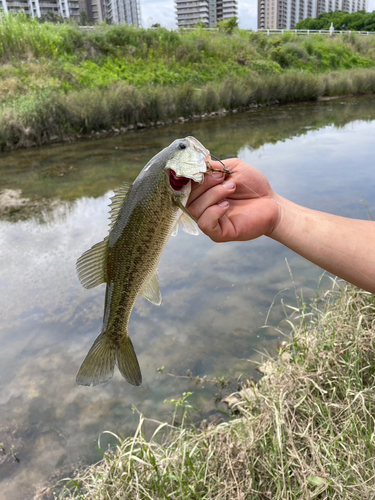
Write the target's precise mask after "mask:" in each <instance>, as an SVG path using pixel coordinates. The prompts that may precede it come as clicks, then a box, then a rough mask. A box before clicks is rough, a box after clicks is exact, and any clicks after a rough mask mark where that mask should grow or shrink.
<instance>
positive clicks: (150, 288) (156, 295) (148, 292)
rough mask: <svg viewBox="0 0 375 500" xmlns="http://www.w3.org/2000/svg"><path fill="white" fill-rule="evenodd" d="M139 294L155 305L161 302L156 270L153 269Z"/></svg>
mask: <svg viewBox="0 0 375 500" xmlns="http://www.w3.org/2000/svg"><path fill="white" fill-rule="evenodd" d="M140 295H142V296H143V297H144V298H145V299H147V300H149V301H150V302H152V303H153V304H155V305H156V306H160V304H161V293H160V286H159V278H158V272H157V271H155V272H154V274H153V275H152V276H151V278H150V279H149V280H148V281H147V283H146V284H145V285H144V286H143V288H142V290H141V292H140Z"/></svg>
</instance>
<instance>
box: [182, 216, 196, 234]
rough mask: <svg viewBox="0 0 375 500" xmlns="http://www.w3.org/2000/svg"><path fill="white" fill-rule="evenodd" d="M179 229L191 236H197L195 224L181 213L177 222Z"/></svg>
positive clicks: (189, 217)
mask: <svg viewBox="0 0 375 500" xmlns="http://www.w3.org/2000/svg"><path fill="white" fill-rule="evenodd" d="M178 224H179V226H180V228H181V229H182V230H183V231H185V233H188V234H193V235H194V236H198V234H199V231H198V226H197V223H196V222H195V221H194V220H192V219H191V215H189V216H188V215H186V213H183V214H182V215H181V217H180V220H179V222H178Z"/></svg>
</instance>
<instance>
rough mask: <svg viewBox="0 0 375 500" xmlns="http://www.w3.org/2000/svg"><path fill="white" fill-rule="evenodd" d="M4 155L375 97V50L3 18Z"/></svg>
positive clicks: (363, 43)
mask: <svg viewBox="0 0 375 500" xmlns="http://www.w3.org/2000/svg"><path fill="white" fill-rule="evenodd" d="M1 23H2V24H1V27H2V28H3V29H2V30H1V32H0V47H1V48H0V60H1V63H2V64H1V66H0V77H1V78H0V105H1V107H2V113H1V115H0V150H2V151H4V150H12V149H15V148H20V147H31V146H35V145H41V144H48V143H51V142H59V141H71V140H76V139H80V138H81V137H92V136H96V135H98V134H99V135H100V134H107V133H111V134H117V133H126V132H127V131H128V130H133V129H134V128H146V127H157V126H163V125H164V124H168V123H171V122H174V121H184V120H199V119H201V118H202V117H205V116H207V115H212V114H214V115H220V114H225V113H228V112H231V111H236V110H245V109H249V108H250V107H257V106H261V105H268V104H276V103H285V102H296V101H307V100H316V99H318V98H319V97H324V96H335V95H353V94H362V93H368V92H374V90H375V69H374V68H375V50H374V48H375V40H373V39H372V37H367V38H366V39H361V38H359V37H355V36H353V35H349V34H348V35H345V36H340V37H339V38H324V37H323V36H318V35H316V36H311V37H306V38H302V37H297V36H295V35H293V34H292V33H286V34H284V35H283V36H280V37H272V38H267V37H266V36H265V35H263V34H259V33H254V32H246V31H242V30H235V31H234V32H233V33H231V34H228V33H221V32H207V31H203V30H194V31H189V32H181V33H176V32H173V31H168V30H166V29H163V28H160V29H155V30H150V29H149V30H145V29H137V28H134V27H131V26H127V25H114V26H107V25H100V26H96V27H95V28H94V29H93V30H88V31H82V30H80V29H79V28H78V27H77V26H75V25H74V24H60V25H53V24H49V23H44V24H39V23H38V22H37V21H36V20H33V19H27V18H25V17H23V16H14V17H4V18H2V20H1Z"/></svg>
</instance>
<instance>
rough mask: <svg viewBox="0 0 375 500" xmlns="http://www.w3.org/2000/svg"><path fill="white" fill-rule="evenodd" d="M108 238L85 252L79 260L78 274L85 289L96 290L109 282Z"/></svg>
mask: <svg viewBox="0 0 375 500" xmlns="http://www.w3.org/2000/svg"><path fill="white" fill-rule="evenodd" d="M107 253H108V237H106V238H105V239H104V240H103V241H101V242H100V243H97V244H96V245H94V246H93V247H91V248H90V250H87V251H86V252H84V253H83V254H82V255H81V257H80V258H79V259H78V260H77V274H78V278H79V280H80V282H81V284H82V285H83V286H84V287H85V288H94V287H95V286H98V285H101V284H102V283H105V282H106V281H107Z"/></svg>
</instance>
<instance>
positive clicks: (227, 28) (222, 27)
mask: <svg viewBox="0 0 375 500" xmlns="http://www.w3.org/2000/svg"><path fill="white" fill-rule="evenodd" d="M217 27H218V28H219V31H221V32H224V33H228V34H230V33H233V30H234V29H236V28H238V18H237V17H230V18H229V19H223V20H222V21H219V22H218V23H217Z"/></svg>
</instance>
